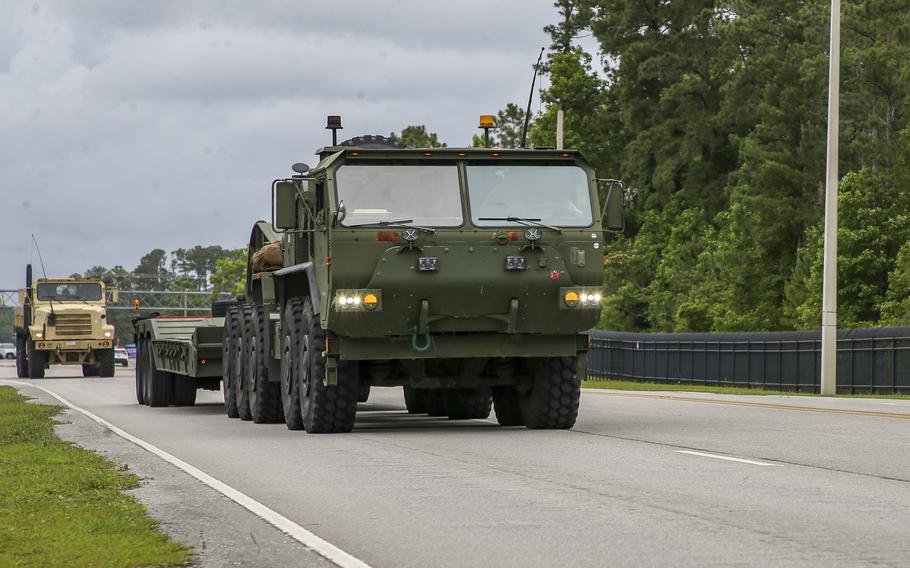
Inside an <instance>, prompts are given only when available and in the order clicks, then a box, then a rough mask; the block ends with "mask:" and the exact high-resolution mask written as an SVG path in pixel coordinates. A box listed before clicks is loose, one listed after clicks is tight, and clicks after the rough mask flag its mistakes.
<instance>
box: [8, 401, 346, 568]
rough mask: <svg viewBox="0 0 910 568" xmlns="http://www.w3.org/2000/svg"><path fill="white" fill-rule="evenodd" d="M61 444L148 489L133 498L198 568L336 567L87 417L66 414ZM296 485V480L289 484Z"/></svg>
mask: <svg viewBox="0 0 910 568" xmlns="http://www.w3.org/2000/svg"><path fill="white" fill-rule="evenodd" d="M14 386H16V388H17V390H18V391H19V392H20V393H21V394H23V395H25V396H28V397H30V398H32V399H33V400H34V401H35V402H38V403H42V404H59V402H58V401H57V400H55V399H54V398H53V397H51V396H50V395H48V394H46V393H44V392H43V391H41V390H40V389H37V388H31V387H28V386H26V387H21V386H19V385H14ZM57 418H58V420H59V421H60V422H61V423H60V424H59V425H58V426H57V427H56V428H55V431H56V433H57V435H58V436H60V437H61V438H62V439H64V440H66V441H69V442H73V443H75V444H77V445H79V446H82V447H84V448H88V449H90V450H93V451H96V452H98V453H100V454H101V455H103V456H105V457H107V458H109V459H111V460H113V461H114V462H117V463H118V464H123V465H125V466H127V467H128V468H129V469H130V470H131V471H132V472H133V473H134V474H136V475H138V476H139V477H140V478H141V479H142V481H143V483H142V486H141V487H140V488H138V489H135V490H132V491H130V492H129V493H131V494H133V495H135V496H136V498H137V499H139V500H140V501H141V502H142V503H143V504H145V505H146V507H148V512H149V515H150V516H151V517H153V518H154V519H156V520H158V521H160V522H161V527H160V528H161V530H162V531H163V532H165V533H167V534H168V535H169V536H170V537H171V538H173V539H175V540H177V541H179V542H182V543H184V544H187V545H189V546H192V547H193V548H194V549H195V553H196V556H195V559H194V562H193V566H199V567H203V568H208V567H212V568H215V567H220V566H257V567H262V568H271V567H275V568H284V567H288V566H306V567H309V566H313V567H330V566H334V565H333V564H332V563H331V562H329V561H328V560H326V559H325V558H323V557H322V556H320V555H318V554H317V553H315V552H313V551H312V550H310V549H308V548H306V547H305V546H303V545H302V544H300V543H299V542H297V541H296V540H294V539H292V538H291V537H289V536H288V535H286V534H284V533H283V532H281V531H279V530H278V529H276V528H274V527H273V526H272V525H270V524H268V523H266V522H265V521H264V520H262V519H260V518H259V517H257V516H256V515H254V514H253V513H251V512H249V511H247V510H246V509H244V508H243V507H241V506H240V505H238V504H237V503H234V502H233V501H231V500H230V499H228V498H227V497H225V496H223V495H222V494H220V493H218V492H217V491H215V490H214V489H211V488H209V487H207V486H206V485H204V484H202V483H200V482H199V481H197V480H196V479H194V478H193V477H191V476H189V475H188V474H186V473H185V472H183V471H181V470H180V469H178V468H176V467H174V466H173V465H171V464H169V463H167V462H165V461H164V460H162V459H160V458H158V457H157V456H155V455H153V454H151V453H150V452H147V451H146V450H144V449H142V448H140V447H139V446H136V445H135V444H133V443H131V442H129V441H127V440H124V439H123V438H121V437H120V436H118V435H116V434H114V433H113V432H111V431H110V430H108V429H106V428H104V427H102V426H101V425H100V424H98V423H96V422H95V421H93V420H90V419H89V418H87V417H86V416H84V415H83V414H82V413H80V412H78V411H75V410H71V409H66V410H64V411H62V412H61V413H60V414H59V415H58V417H57ZM288 482H289V483H292V482H293V480H289V481H288Z"/></svg>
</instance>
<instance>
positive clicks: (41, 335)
mask: <svg viewBox="0 0 910 568" xmlns="http://www.w3.org/2000/svg"><path fill="white" fill-rule="evenodd" d="M35 337H37V338H38V339H41V338H42V337H44V334H43V333H41V332H40V331H36V332H35Z"/></svg>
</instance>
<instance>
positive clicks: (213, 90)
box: [0, 0, 556, 288]
mask: <svg viewBox="0 0 910 568" xmlns="http://www.w3.org/2000/svg"><path fill="white" fill-rule="evenodd" d="M0 4H2V11H3V12H2V13H3V14H4V18H3V20H2V21H0V132H2V136H0V197H2V202H0V204H2V209H0V210H2V213H0V221H2V226H3V228H4V236H5V237H6V238H5V239H4V245H3V246H2V247H0V266H2V267H3V270H2V271H0V288H13V287H18V286H19V285H21V274H22V271H23V268H24V264H25V262H27V261H28V260H29V251H30V234H31V233H33V232H34V233H36V234H37V235H38V238H39V242H40V243H41V246H42V251H43V252H44V255H45V259H46V261H47V262H48V269H49V270H50V271H51V272H53V273H54V274H58V275H60V274H69V273H72V272H75V271H81V270H84V269H86V268H88V267H89V266H91V265H94V264H102V265H105V266H112V265H116V264H123V265H124V266H126V267H127V268H132V267H133V266H135V264H136V263H137V262H138V260H139V257H140V256H141V255H142V254H144V253H145V252H147V251H148V250H150V249H152V248H154V247H160V248H164V249H165V250H172V249H174V248H177V247H180V246H191V245H194V244H221V245H223V246H230V247H235V246H241V245H242V244H243V243H244V241H245V240H246V238H247V236H248V234H247V233H248V231H249V227H250V225H251V223H252V222H253V221H254V220H255V219H257V218H262V217H265V216H267V215H268V203H269V197H268V192H269V183H270V181H271V179H273V178H274V177H277V176H281V175H286V174H287V173H289V170H288V166H289V164H290V163H291V162H294V161H300V160H303V161H307V162H309V163H311V164H312V163H313V162H314V160H313V156H312V153H313V151H314V150H315V149H316V148H318V147H319V146H322V145H324V144H325V143H326V142H327V140H328V135H327V132H326V131H325V130H324V129H323V126H324V125H325V122H324V121H325V115H326V114H342V115H343V116H344V123H345V130H344V131H343V134H346V135H350V136H354V135H357V134H363V133H384V134H387V133H388V132H390V131H392V130H400V129H401V128H403V127H404V126H407V125H408V124H426V125H427V126H428V128H429V129H430V130H433V131H436V132H438V133H439V134H440V138H441V139H442V140H445V141H447V142H448V143H449V144H450V145H459V144H466V143H468V142H469V141H470V138H471V135H472V134H473V133H474V132H475V126H476V121H477V115H479V114H481V113H485V112H495V111H496V110H498V109H499V108H501V107H503V106H504V105H505V103H507V102H510V101H521V100H522V99H523V98H524V97H525V96H526V93H527V87H528V81H529V80H530V67H531V64H532V63H533V60H534V58H535V57H536V50H537V49H538V48H539V47H540V46H541V45H545V44H546V43H547V38H546V36H545V34H544V33H543V32H542V30H541V28H542V27H543V26H544V25H545V24H547V23H550V21H551V20H553V19H555V17H556V14H555V10H554V9H553V7H552V5H551V2H550V0H539V1H535V2H528V1H526V0H509V1H503V2H496V3H490V2H482V1H479V0H474V1H462V2H458V3H451V2H427V1H403V0H401V1H397V2H395V1H393V2H388V1H387V2H382V3H379V2H346V3H345V2H335V3H326V2H320V3H315V2H300V1H297V2H256V3H241V2H215V1H205V2H203V1H200V2H177V1H163V2H162V1H159V2H143V1H141V0H129V1H123V0H109V1H94V2H92V1H80V2H65V1H60V2H34V3H29V2H18V1H14V0H9V1H5V2H0Z"/></svg>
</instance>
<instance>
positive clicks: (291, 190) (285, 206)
mask: <svg viewBox="0 0 910 568" xmlns="http://www.w3.org/2000/svg"><path fill="white" fill-rule="evenodd" d="M272 225H273V226H275V227H277V228H279V229H296V228H297V186H296V184H295V183H294V182H293V181H289V180H275V181H274V182H272Z"/></svg>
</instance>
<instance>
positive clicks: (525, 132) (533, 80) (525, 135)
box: [521, 47, 544, 148]
mask: <svg viewBox="0 0 910 568" xmlns="http://www.w3.org/2000/svg"><path fill="white" fill-rule="evenodd" d="M543 50H544V48H543V47H541V48H540V55H538V56H537V63H536V64H535V65H534V76H533V77H532V78H531V92H530V93H528V109H527V110H526V111H525V125H524V128H522V129H521V147H522V148H524V147H525V142H526V141H527V139H528V122H530V121H531V100H532V99H534V83H536V82H537V72H538V71H540V60H541V59H543Z"/></svg>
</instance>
